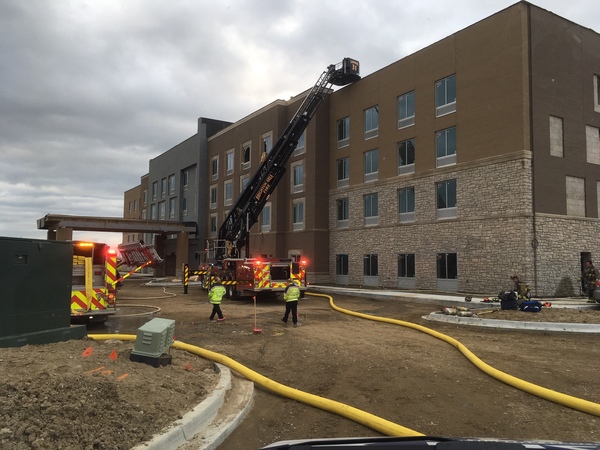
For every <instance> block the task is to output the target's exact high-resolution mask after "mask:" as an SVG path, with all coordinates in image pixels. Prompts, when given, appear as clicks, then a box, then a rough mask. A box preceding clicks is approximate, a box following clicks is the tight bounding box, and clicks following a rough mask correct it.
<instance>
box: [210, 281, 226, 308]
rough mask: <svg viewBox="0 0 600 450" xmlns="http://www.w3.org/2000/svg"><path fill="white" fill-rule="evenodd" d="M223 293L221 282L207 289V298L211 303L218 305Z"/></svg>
mask: <svg viewBox="0 0 600 450" xmlns="http://www.w3.org/2000/svg"><path fill="white" fill-rule="evenodd" d="M224 295H225V288H224V287H223V285H221V284H216V285H215V286H213V287H212V288H210V291H208V298H209V299H210V302H211V303H212V304H213V305H220V304H221V300H222V299H223V296H224Z"/></svg>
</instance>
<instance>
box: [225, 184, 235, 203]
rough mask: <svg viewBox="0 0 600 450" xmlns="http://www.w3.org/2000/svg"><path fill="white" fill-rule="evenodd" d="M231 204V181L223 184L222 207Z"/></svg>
mask: <svg viewBox="0 0 600 450" xmlns="http://www.w3.org/2000/svg"><path fill="white" fill-rule="evenodd" d="M232 203H233V180H225V181H224V182H223V205H224V206H229V205H231V204H232Z"/></svg>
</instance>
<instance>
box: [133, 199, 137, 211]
mask: <svg viewBox="0 0 600 450" xmlns="http://www.w3.org/2000/svg"><path fill="white" fill-rule="evenodd" d="M137 209H138V201H137V199H136V200H134V201H133V211H134V212H135V211H137Z"/></svg>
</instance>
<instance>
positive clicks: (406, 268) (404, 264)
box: [398, 253, 415, 278]
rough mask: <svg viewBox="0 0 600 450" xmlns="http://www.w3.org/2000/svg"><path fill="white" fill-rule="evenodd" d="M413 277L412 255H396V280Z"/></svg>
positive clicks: (413, 256) (413, 257)
mask: <svg viewBox="0 0 600 450" xmlns="http://www.w3.org/2000/svg"><path fill="white" fill-rule="evenodd" d="M414 277H415V255H414V253H400V254H399V255H398V278H414Z"/></svg>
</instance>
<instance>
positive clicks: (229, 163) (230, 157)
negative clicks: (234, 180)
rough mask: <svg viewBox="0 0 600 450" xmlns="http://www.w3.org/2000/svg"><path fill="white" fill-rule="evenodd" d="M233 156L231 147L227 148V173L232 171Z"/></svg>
mask: <svg viewBox="0 0 600 450" xmlns="http://www.w3.org/2000/svg"><path fill="white" fill-rule="evenodd" d="M233 156H234V153H233V149H231V150H228V151H227V154H226V155H225V157H226V159H225V163H226V164H227V175H231V174H232V173H233Z"/></svg>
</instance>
